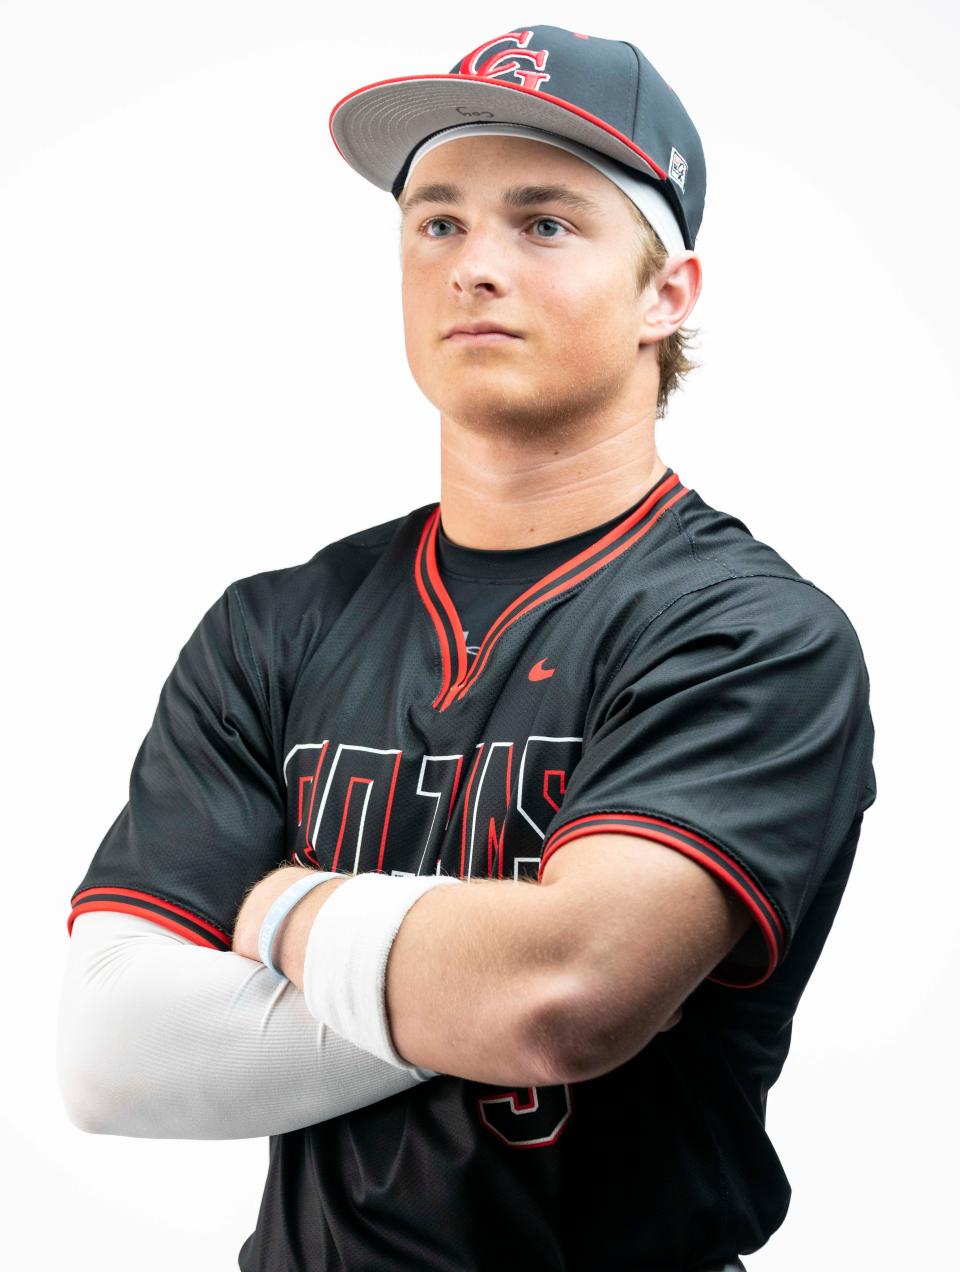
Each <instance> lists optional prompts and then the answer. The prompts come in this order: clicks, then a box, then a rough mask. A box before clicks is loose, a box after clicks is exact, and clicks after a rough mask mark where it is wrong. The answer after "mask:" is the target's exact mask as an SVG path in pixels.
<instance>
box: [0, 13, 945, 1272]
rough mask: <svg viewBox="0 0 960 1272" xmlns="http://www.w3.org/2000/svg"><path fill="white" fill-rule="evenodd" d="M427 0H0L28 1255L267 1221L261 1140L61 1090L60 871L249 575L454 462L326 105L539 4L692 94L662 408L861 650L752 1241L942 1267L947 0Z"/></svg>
mask: <svg viewBox="0 0 960 1272" xmlns="http://www.w3.org/2000/svg"><path fill="white" fill-rule="evenodd" d="M407 9H408V15H407V16H406V17H404V16H403V15H402V14H397V13H393V14H390V13H388V10H387V8H386V6H385V5H379V6H378V5H374V6H371V5H369V4H367V5H364V6H363V8H362V9H360V8H358V7H357V6H346V7H342V6H340V7H337V6H335V7H333V9H332V10H331V11H329V12H328V13H327V14H326V15H325V14H323V13H322V12H321V9H320V6H319V4H318V3H316V2H310V3H308V2H306V0H303V2H300V3H295V2H293V0H272V2H271V3H270V4H267V3H261V4H257V5H255V4H250V3H242V2H238V0H230V3H227V2H226V0H164V2H163V3H160V2H159V0H150V2H148V3H147V2H143V0H122V2H119V0H118V2H117V3H105V2H103V0H86V2H85V3H83V4H75V3H66V2H61V3H52V2H47V3H44V2H43V0H31V2H30V3H17V4H15V3H0V416H2V423H3V434H2V436H3V464H2V481H3V489H2V495H3V498H2V516H3V526H2V532H3V551H4V555H3V574H4V589H3V591H4V596H5V604H4V618H3V622H2V632H3V641H4V648H3V659H4V665H5V666H6V668H7V673H6V674H7V679H6V685H5V703H4V729H3V735H2V745H3V756H2V760H3V772H4V774H5V777H6V780H5V781H4V783H3V800H4V816H3V825H4V830H5V837H6V863H7V864H6V870H5V877H6V886H7V895H8V900H7V906H6V916H5V922H4V930H5V940H6V949H7V958H6V962H7V966H8V968H9V969H10V970H9V971H8V973H7V976H6V980H7V983H8V988H7V989H6V990H5V994H6V999H7V1002H8V1007H7V1008H6V1010H5V1013H4V1014H5V1016H6V1021H5V1026H4V1032H5V1035H6V1038H7V1042H6V1045H5V1047H4V1048H3V1053H2V1060H0V1063H2V1066H3V1072H2V1079H3V1087H2V1090H3V1092H4V1098H3V1099H2V1101H0V1122H2V1134H3V1148H4V1153H3V1156H4V1162H5V1164H6V1167H7V1171H8V1175H7V1184H6V1189H5V1194H4V1208H5V1210H6V1211H7V1215H6V1217H5V1220H4V1224H3V1228H4V1247H5V1251H6V1254H5V1264H6V1266H9V1267H11V1268H14V1267H15V1268H17V1269H18V1272H27V1270H28V1269H30V1270H33V1269H38V1270H39V1269H43V1270H44V1272H46V1270H47V1269H50V1268H54V1267H65V1266H70V1267H79V1268H83V1269H88V1268H89V1269H97V1272H121V1270H122V1272H129V1269H130V1268H134V1267H135V1268H137V1269H138V1272H169V1270H170V1269H171V1268H174V1267H176V1268H188V1269H193V1268H197V1269H199V1268H214V1269H229V1268H235V1267H236V1252H237V1251H238V1249H239V1247H240V1245H241V1244H242V1242H243V1240H244V1239H245V1237H246V1236H247V1234H248V1233H249V1232H250V1231H251V1230H252V1229H253V1227H254V1224H255V1221H256V1215H257V1211H258V1208H259V1203H260V1197H261V1193H262V1188H263V1181H264V1178H265V1174H266V1166H267V1141H266V1140H242V1141H230V1142H227V1141H220V1142H202V1141H197V1142H193V1141H185V1140H177V1141H163V1140H134V1139H129V1138H122V1137H112V1136H97V1135H90V1134H86V1133H83V1132H80V1131H78V1130H77V1129H76V1128H75V1127H74V1126H73V1125H72V1124H71V1123H70V1122H69V1121H68V1120H67V1118H66V1116H65V1114H64V1111H63V1108H62V1106H61V1103H60V1097H59V1091H58V1087H57V1084H56V1077H55V1071H54V1052H55V1046H54V1042H55V1006H56V999H57V992H58V988H59V982H60V977H61V973H62V968H63V965H64V962H65V959H66V955H67V949H68V938H67V932H66V919H67V914H68V910H69V900H70V896H71V894H72V892H73V891H74V890H75V889H76V886H77V884H78V883H79V881H80V879H81V878H82V876H83V874H84V872H85V870H86V868H87V864H88V862H89V860H90V858H91V856H92V854H93V852H94V851H95V849H96V847H97V845H98V844H99V842H100V840H101V838H102V836H103V835H104V833H105V832H106V830H107V828H108V826H109V825H110V824H111V822H112V821H113V819H114V818H115V817H116V815H117V813H118V812H119V810H120V808H121V807H122V805H123V803H124V801H125V799H126V786H127V780H128V776H129V770H130V766H131V764H132V761H133V758H134V755H135V753H136V750H137V748H138V747H139V744H140V742H141V740H142V738H143V735H144V734H145V732H146V730H147V728H148V727H149V725H150V721H151V719H152V716H153V711H154V708H155V706H156V701H157V696H158V694H159V691H160V687H161V685H162V683H163V681H164V679H165V678H166V676H167V674H168V672H169V671H170V669H171V667H172V665H173V663H174V661H175V659H176V657H177V654H178V652H179V650H180V648H181V646H182V645H183V643H184V642H185V640H186V638H187V636H188V635H189V633H190V632H191V631H192V629H193V628H194V626H195V625H196V623H197V622H198V621H199V618H200V616H201V615H202V613H203V612H204V611H205V610H206V608H207V607H208V606H209V605H210V604H211V603H212V602H213V600H214V599H216V597H217V596H219V594H220V593H221V591H222V590H223V589H224V587H225V586H226V585H227V583H229V582H230V581H232V580H234V579H237V578H240V577H244V576H246V575H249V574H253V573H256V572H257V571H260V570H265V569H272V568H275V567H281V566H286V565H292V564H295V563H298V562H301V561H303V560H305V559H307V558H308V557H309V556H311V555H312V554H313V553H314V552H315V551H317V550H318V549H319V548H320V547H322V546H323V545H324V544H325V543H327V542H329V541H331V540H332V539H334V538H339V537H341V536H342V535H345V534H348V533H350V532H352V531H354V530H358V529H361V528H363V527H365V526H369V525H373V524H377V523H379V522H382V521H385V520H387V519H389V518H392V517H396V516H400V515H402V514H404V513H406V512H407V511H409V510H410V509H412V508H415V507H418V506H420V505H422V504H424V503H427V502H430V501H432V500H435V499H437V498H439V464H438V458H439V446H438V429H437V417H436V412H435V410H434V408H433V407H431V405H430V404H429V403H428V402H427V401H426V400H425V399H424V398H423V397H422V395H421V394H420V392H419V390H418V389H417V387H416V385H415V383H414V382H413V379H412V377H411V375H410V372H409V369H408V367H407V364H406V359H405V355H404V349H403V333H402V321H401V311H400V298H399V297H400V293H399V267H398V263H397V241H398V240H397V223H398V214H397V211H396V207H395V205H394V203H393V200H392V199H391V198H390V196H389V194H386V193H384V192H382V191H380V190H378V189H377V188H376V187H374V186H372V185H370V184H368V183H367V182H366V181H364V180H363V179H362V178H361V177H360V176H359V175H358V174H357V173H356V172H354V171H353V169H351V168H350V167H349V166H348V165H347V164H346V163H345V162H344V160H343V159H342V158H341V157H340V156H339V155H338V153H337V151H336V149H335V147H334V145H333V142H332V140H331V137H330V134H329V130H328V117H329V113H330V110H331V108H332V107H333V105H334V104H335V103H336V102H337V101H338V100H339V99H340V98H341V97H342V96H344V95H345V94H346V93H348V92H350V91H351V90H353V89H355V88H358V87H360V86H361V85H363V84H367V83H371V82H373V81H375V80H379V79H385V78H389V77H392V76H398V75H411V74H414V73H416V72H422V71H426V72H447V71H449V70H450V68H451V67H452V66H454V64H455V63H456V62H457V61H458V60H459V59H460V57H461V56H463V55H464V54H465V53H466V52H468V51H469V50H471V49H473V48H474V47H475V46H476V45H478V44H479V43H481V42H482V41H483V40H484V39H487V38H490V37H492V36H494V35H495V34H497V33H499V32H500V31H505V30H509V29H511V28H513V27H515V26H516V25H517V23H516V18H517V17H518V16H523V17H527V18H530V19H536V20H537V21H539V22H544V23H550V24H552V25H558V26H565V27H567V28H569V29H572V30H577V31H586V32H589V33H590V34H592V35H595V36H603V37H606V38H616V39H628V40H630V41H632V42H634V43H636V44H637V45H638V46H639V47H640V48H642V49H643V50H644V51H645V52H646V53H647V54H648V56H649V57H650V58H651V59H652V61H653V62H654V65H655V66H657V68H658V69H659V70H660V72H661V73H662V74H663V75H664V77H665V78H666V79H667V81H668V82H669V83H670V84H672V85H673V86H674V87H675V88H676V89H677V91H678V92H679V94H680V96H681V98H682V100H683V101H684V103H685V105H686V106H687V108H688V110H689V111H690V113H691V115H692V117H693V119H694V121H695V122H696V124H697V126H698V129H699V131H700V133H701V136H702V138H703V142H704V148H705V151H706V156H707V164H708V195H707V205H706V213H705V218H704V222H703V229H702V233H701V236H700V239H699V240H698V244H697V247H698V250H699V252H700V254H701V256H702V259H703V262H704V272H705V284H704V290H703V293H702V295H701V298H700V300H699V302H698V305H697V308H696V310H695V311H694V313H693V315H692V318H691V322H692V325H694V326H696V327H697V328H698V329H699V331H700V333H701V337H700V343H699V346H698V350H697V356H698V358H699V359H700V361H702V363H703V366H702V368H701V369H700V370H699V371H697V372H696V373H694V375H693V376H692V377H691V378H690V380H689V382H688V385H687V387H686V389H685V391H684V392H682V393H681V394H679V395H677V396H676V397H675V398H674V399H673V402H672V405H671V407H670V410H669V414H668V417H667V418H666V419H665V420H664V421H662V422H661V423H660V424H659V425H658V433H657V437H658V448H659V451H660V454H661V455H662V456H663V458H664V459H665V461H666V462H667V463H668V464H669V465H670V466H671V467H673V468H674V469H675V470H676V471H677V472H679V474H680V475H681V479H682V480H683V482H684V483H685V484H686V485H688V486H692V487H694V488H695V489H697V490H698V491H699V492H700V493H701V495H702V496H703V497H704V498H705V499H706V500H707V502H708V503H711V504H713V505H714V506H715V507H719V508H722V509H724V510H727V511H730V512H732V513H734V515H736V516H738V517H740V518H741V519H742V520H743V521H745V523H746V524H747V525H748V527H749V528H750V530H751V531H752V533H753V534H754V535H755V536H756V537H757V538H759V539H762V540H764V541H766V542H768V543H770V544H772V545H773V546H774V547H775V548H776V549H777V550H778V551H779V552H780V553H781V554H782V555H783V556H784V557H785V558H786V559H787V560H788V561H789V562H790V563H791V564H793V565H794V567H795V568H796V569H798V570H799V571H800V573H801V574H803V575H804V576H805V577H807V578H810V579H812V580H813V581H815V582H816V583H817V584H818V585H819V586H820V587H821V588H823V590H824V591H826V592H828V593H829V594H830V595H831V596H833V597H834V598H835V599H836V600H837V601H838V602H839V603H840V604H841V606H842V607H843V608H844V609H845V610H846V612H847V614H848V615H849V616H850V618H851V620H852V621H853V623H854V625H855V627H856V629H857V631H858V634H859V636H860V640H861V644H862V646H863V649H864V653H865V656H866V659H867V664H868V667H869V669H870V673H871V685H872V693H871V705H872V709H873V714H874V721H875V724H876V731H877V743H876V753H875V767H876V773H877V779H878V790H879V794H878V799H877V802H876V804H875V805H874V806H873V808H872V809H871V810H870V811H868V813H867V814H866V817H865V821H864V828H863V833H862V838H861V844H860V851H859V854H858V857H857V861H856V864H855V867H854V871H853V875H852V878H851V882H850V885H849V887H848V890H847V893H846V895H845V898H844V902H843V905H842V906H841V909H840V912H839V915H838V918H837V921H836V924H835V927H834V930H833V932H832V934H831V936H830V939H829V941H828V943H827V946H826V948H825V950H824V953H823V956H822V957H821V960H820V963H819V964H818V966H817V969H816V971H815V972H814V975H813V978H812V980H811V982H810V985H809V987H808V990H807V992H806V994H805V996H804V998H803V1001H802V1002H801V1005H800V1008H799V1011H798V1013H797V1016H796V1018H795V1022H794V1036H793V1046H792V1050H791V1053H790V1056H789V1059H788V1060H787V1064H786V1068H785V1070H784V1073H783V1076H782V1077H781V1079H780V1081H779V1082H778V1083H777V1084H776V1086H775V1087H774V1088H773V1090H772V1091H771V1093H770V1097H769V1106H768V1129H769V1132H770V1135H771V1137H772V1140H773V1143H774V1145H775V1147H776V1149H777V1151H778V1153H779V1155H780V1157H781V1159H782V1161H783V1163H784V1166H785V1169H786V1171H787V1174H788V1176H789V1178H790V1180H791V1183H792V1185H793V1190H794V1195H793V1201H792V1204H791V1208H790V1211H789V1214H788V1216H787V1218H786V1220H785V1222H784V1224H783V1225H782V1227H781V1228H780V1229H779V1230H778V1231H777V1232H776V1233H775V1234H774V1235H773V1237H772V1238H771V1239H770V1241H769V1242H768V1244H767V1246H766V1247H765V1248H764V1249H763V1250H762V1251H760V1252H759V1253H757V1254H754V1255H752V1256H748V1257H747V1258H746V1259H745V1262H746V1264H747V1266H748V1268H749V1272H809V1270H810V1269H813V1268H816V1269H817V1272H841V1270H842V1272H848V1270H849V1269H851V1268H854V1267H856V1268H865V1267H870V1268H871V1269H876V1270H879V1269H884V1270H885V1269H891V1270H893V1269H897V1270H900V1269H903V1268H906V1267H909V1268H934V1267H937V1268H939V1267H944V1266H946V1264H947V1262H948V1261H949V1255H948V1252H950V1251H952V1250H954V1248H955V1240H954V1227H955V1199H954V1189H955V1185H956V1182H957V1171H956V1149H955V1136H956V1132H957V1126H958V1122H957V1111H958V1110H957V1098H956V1081H955V1072H954V1065H955V1054H954V1052H953V1047H952V1043H953V1041H954V1037H955V1032H954V1027H953V1019H952V1018H953V1015H954V1012H955V1010H956V1002H957V996H956V989H955V984H956V982H955V974H954V965H955V962H956V957H957V953H958V940H957V922H956V904H955V891H956V887H957V883H958V872H957V864H956V860H957V857H956V846H957V837H956V833H955V831H954V829H953V826H952V821H953V817H952V794H951V792H952V791H954V786H953V781H954V780H955V775H954V772H953V769H952V765H951V763H950V761H951V759H952V758H953V757H955V755H956V749H955V728H954V726H955V722H956V719H957V707H958V704H957V700H956V690H955V684H956V654H955V653H954V654H953V655H951V654H950V652H949V651H950V649H951V648H954V650H955V648H956V644H955V642H956V629H955V625H954V623H953V622H952V621H951V618H952V614H951V612H950V611H949V608H948V607H949V605H950V602H951V600H952V593H953V591H954V583H955V578H956V571H955V566H954V551H955V541H954V537H953V535H952V530H953V508H952V497H953V494H954V488H955V469H956V459H957V455H956V446H955V431H956V426H957V420H958V413H957V405H958V403H957V396H958V395H957V372H956V361H955V344H956V301H955V296H956V290H957V281H958V280H957V261H956V253H955V246H954V239H955V233H956V215H957V214H956V206H957V197H958V182H957V176H956V162H955V153H956V142H955V138H956V135H957V131H958V122H960V120H958V115H960V110H958V97H957V88H956V75H955V48H956V39H957V34H958V31H957V19H956V16H955V15H956V9H955V7H954V6H951V5H947V4H942V5H941V4H935V3H932V2H931V0H926V2H919V0H914V3H912V4H910V5H904V6H891V5H885V4H882V3H881V4H877V3H866V2H864V3H852V2H850V0H846V2H839V3H838V2H837V0H833V2H832V3H829V4H827V3H812V2H811V0H806V3H804V4H803V5H802V6H800V5H795V6H789V7H787V6H782V5H771V4H768V3H740V4H723V5H721V4H717V3H714V2H713V0H690V2H689V3H687V4H684V5H682V6H679V7H678V6H676V5H656V6H654V5H648V6H641V7H638V6H635V5H625V4H624V5H622V6H620V5H616V4H611V3H602V2H600V3H597V2H593V3H591V4H589V5H571V4H555V5H554V6H553V7H552V9H550V10H549V11H548V12H539V13H532V12H531V13H527V14H518V13H517V12H516V11H514V9H513V7H512V6H510V7H509V8H508V7H502V6H501V5H499V4H492V5H491V4H488V5H486V6H484V7H483V8H482V9H477V8H476V7H475V6H473V7H471V8H469V9H464V10H462V11H461V10H458V9H453V8H450V9H446V10H438V9H436V8H429V9H423V10H420V11H419V12H420V14H421V16H420V17H416V16H415V12H414V10H413V9H412V8H410V7H409V6H407ZM477 14H479V15H480V16H479V18H478V17H477ZM14 969H16V970H14ZM21 1031H22V1032H23V1033H24V1034H25V1036H26V1037H28V1038H29V1042H28V1043H27V1044H26V1045H24V1044H22V1043H21V1042H20V1041H19V1037H20V1034H21ZM637 1147H638V1151H642V1148H643V1146H642V1143H639V1144H638V1146H637ZM11 1189H12V1191H11Z"/></svg>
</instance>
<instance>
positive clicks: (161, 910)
mask: <svg viewBox="0 0 960 1272" xmlns="http://www.w3.org/2000/svg"><path fill="white" fill-rule="evenodd" d="M71 905H72V906H73V909H72V910H71V911H70V916H69V918H68V919H67V932H68V933H72V932H73V922H74V919H76V917H77V915H78V914H89V913H91V912H92V911H94V910H116V911H118V912H119V913H121V914H136V915H139V916H140V917H141V918H147V919H152V920H153V921H154V923H159V924H160V925H161V926H162V927H166V928H169V929H170V930H171V931H172V932H176V933H177V934H178V935H179V936H185V937H187V938H188V939H189V940H191V941H193V943H194V944H195V945H205V946H207V947H208V948H210V949H213V950H229V949H231V948H232V946H233V941H232V939H231V937H230V936H229V935H228V934H227V933H226V932H225V931H224V930H223V928H220V927H217V926H216V924H214V923H210V922H209V920H207V919H203V918H201V917H200V916H199V915H198V914H194V913H193V912H192V911H191V910H187V909H184V907H183V906H181V905H176V904H175V903H174V902H173V901H165V900H164V899H163V897H157V896H154V895H153V893H151V892H141V891H139V890H138V889H135V888H113V887H100V888H84V889H83V891H82V892H77V893H75V894H74V896H73V897H72V898H71Z"/></svg>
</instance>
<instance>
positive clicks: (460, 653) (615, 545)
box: [413, 468, 688, 711]
mask: <svg viewBox="0 0 960 1272" xmlns="http://www.w3.org/2000/svg"><path fill="white" fill-rule="evenodd" d="M687 493H688V489H687V487H686V486H684V485H683V484H682V483H681V481H680V478H679V477H678V476H677V474H676V473H675V472H674V471H673V469H672V468H668V469H667V471H666V472H665V473H664V474H663V476H662V477H661V478H660V479H659V480H658V482H657V484H656V485H655V486H654V487H653V489H652V490H651V491H650V493H649V494H648V495H647V496H646V498H644V499H643V500H642V502H641V503H640V504H639V506H637V507H635V508H634V509H633V511H632V512H629V513H627V514H625V515H624V517H623V518H622V519H621V520H619V521H617V522H616V524H615V525H614V526H613V527H612V528H611V529H610V530H608V531H607V532H606V533H605V534H601V535H600V537H599V538H597V539H596V540H594V541H593V542H591V543H590V544H588V545H587V547H585V548H582V549H581V550H580V551H579V552H576V553H575V554H574V555H573V556H571V557H570V558H568V559H567V560H566V561H563V562H561V564H560V565H558V566H555V567H554V568H553V569H552V570H550V571H549V572H548V573H547V574H545V575H544V576H543V578H541V579H538V580H537V581H536V582H535V583H532V584H531V585H530V587H528V588H526V589H525V590H524V591H523V592H522V593H521V594H520V595H519V596H518V597H516V598H515V599H514V600H513V601H511V602H510V604H509V605H508V606H507V607H506V609H504V610H503V611H502V612H501V613H500V614H499V615H498V617H497V618H496V619H495V620H494V621H493V623H492V624H491V626H490V628H489V630H488V631H487V634H486V635H485V636H484V638H483V640H482V641H481V642H480V645H479V647H478V649H477V651H476V653H475V654H474V655H473V658H472V659H470V657H469V655H468V654H467V648H466V642H465V641H464V638H463V624H462V622H461V620H460V615H459V614H458V613H457V608H456V606H455V605H454V603H453V598H452V597H451V596H450V593H449V592H448V591H447V589H446V587H445V586H444V583H443V579H442V577H441V575H440V571H439V568H438V566H437V534H438V532H439V526H440V504H439V503H436V504H434V505H433V507H432V509H431V510H430V511H429V512H428V514H427V517H426V520H425V522H424V525H423V529H422V531H421V533H420V540H419V542H418V544H417V550H416V554H415V556H414V566H413V572H414V582H415V583H416V587H417V592H418V593H419V595H420V599H421V601H422V602H423V605H424V607H425V608H426V610H427V613H428V614H429V616H430V619H431V620H432V622H433V626H434V629H435V631H436V635H437V641H438V643H439V646H440V662H441V683H440V691H439V693H438V694H437V696H436V697H435V698H434V700H433V703H432V706H433V707H434V709H436V710H439V711H446V710H447V708H448V707H449V706H451V704H452V703H453V702H455V701H457V700H459V699H461V698H463V697H464V696H465V695H466V694H467V693H468V692H469V690H470V689H471V687H472V686H473V685H474V684H475V683H476V681H477V679H478V678H479V677H480V676H481V675H482V674H483V670H484V668H485V667H486V666H487V664H488V662H489V660H490V655H491V653H492V652H493V649H494V648H495V646H496V645H497V642H498V641H499V640H500V637H501V636H502V635H503V634H504V632H505V631H506V630H507V629H508V628H509V627H511V626H512V625H513V624H514V623H515V622H516V621H517V619H519V618H522V617H523V615H524V614H528V613H529V612H530V611H531V610H534V609H537V608H538V607H539V606H541V605H543V604H544V603H545V602H547V601H549V600H551V599H553V598H554V597H556V596H559V595H560V594H561V593H563V592H568V591H569V590H570V589H571V588H573V587H574V586H576V585H577V584H579V583H580V582H582V581H583V580H584V579H586V578H588V577H590V575H592V574H595V573H596V572H597V570H599V569H600V568H601V567H602V566H604V565H606V564H607V563H608V562H609V561H612V560H613V559H614V558H615V557H618V556H619V555H620V554H621V553H622V552H625V551H626V550H627V549H628V548H630V547H632V546H633V545H634V544H635V543H637V542H638V541H639V540H640V539H642V538H643V536H644V535H645V534H646V533H647V531H648V530H650V529H651V528H652V526H653V525H655V523H656V522H657V521H658V520H659V519H660V517H661V516H662V515H663V514H664V513H665V512H666V510H667V509H668V508H669V507H670V506H671V505H672V504H674V503H676V501H677V500H678V499H681V498H682V497H683V496H684V495H685V494H687ZM666 496H669V498H667V497H666ZM601 528H602V527H598V529H601ZM571 537H573V536H571Z"/></svg>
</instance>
